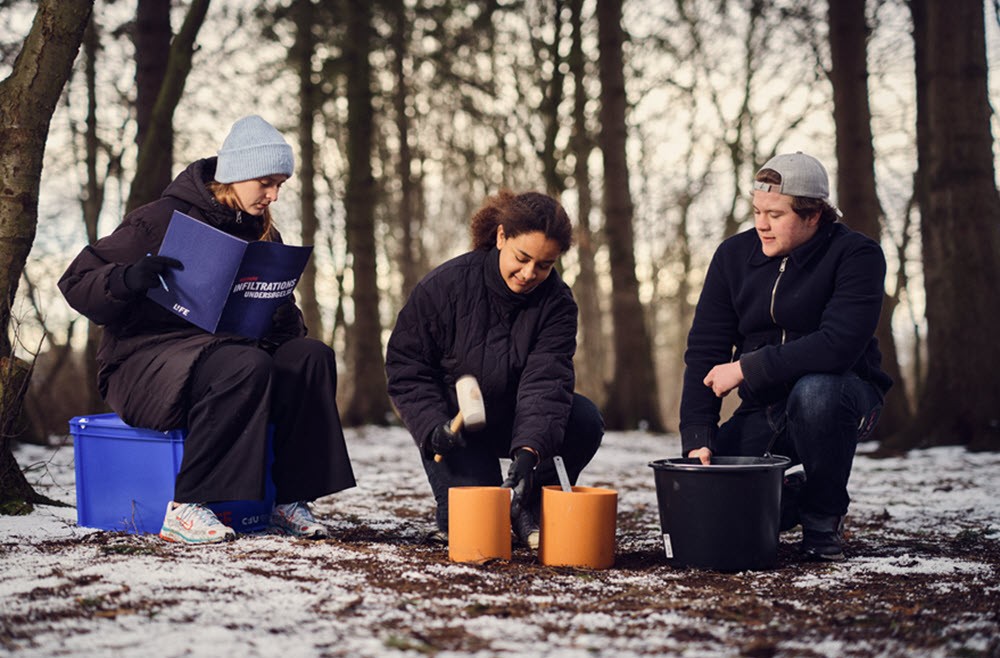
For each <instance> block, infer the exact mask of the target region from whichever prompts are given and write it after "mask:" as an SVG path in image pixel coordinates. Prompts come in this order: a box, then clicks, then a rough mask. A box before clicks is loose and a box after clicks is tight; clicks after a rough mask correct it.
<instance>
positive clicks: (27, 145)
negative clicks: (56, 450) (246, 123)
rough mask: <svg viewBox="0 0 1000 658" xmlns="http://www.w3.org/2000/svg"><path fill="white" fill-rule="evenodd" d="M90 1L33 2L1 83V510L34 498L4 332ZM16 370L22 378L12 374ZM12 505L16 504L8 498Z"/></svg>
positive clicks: (18, 383) (20, 393) (17, 384)
mask: <svg viewBox="0 0 1000 658" xmlns="http://www.w3.org/2000/svg"><path fill="white" fill-rule="evenodd" d="M92 7H93V0H75V1H74V0H40V1H39V3H38V10H37V12H36V13H35V20H34V23H33V24H32V26H31V31H30V32H29V33H28V36H27V37H26V38H25V40H24V45H23V46H22V48H21V52H20V54H18V56H17V59H16V60H15V62H14V67H13V70H12V71H11V74H10V76H9V77H8V78H7V79H5V80H4V81H3V82H0V144H3V145H4V148H3V150H2V151H0V180H2V181H3V185H2V186H0V356H2V357H3V359H4V361H3V363H4V364H5V365H4V367H2V368H0V370H2V371H4V372H7V373H10V376H9V377H8V378H6V379H4V390H3V394H2V396H0V511H3V510H10V506H9V503H11V502H12V501H22V502H23V505H22V506H21V510H22V511H27V510H30V505H31V503H33V502H41V501H40V497H39V496H38V495H37V494H36V493H35V492H34V490H33V489H32V488H31V485H29V484H28V483H27V481H26V480H25V479H24V475H23V473H21V470H20V469H19V468H18V466H17V463H16V462H15V460H14V457H13V455H12V453H11V446H10V440H11V434H10V432H9V430H10V429H11V428H12V427H13V424H12V423H13V421H14V420H15V419H18V418H19V417H20V412H21V406H22V402H23V400H24V392H25V391H26V390H27V379H28V375H29V374H30V368H27V369H25V368H20V367H17V361H16V360H15V359H13V358H11V345H10V340H9V338H8V331H9V329H10V320H11V316H10V311H11V302H12V301H13V300H14V295H15V294H17V286H18V281H19V279H20V277H21V273H22V272H23V271H24V264H25V261H26V260H27V258H28V252H29V251H30V250H31V245H32V242H34V239H35V228H36V226H37V224H38V191H39V185H40V181H41V177H42V160H43V156H44V154H45V142H46V140H47V138H48V134H49V123H50V121H51V120H52V113H53V112H54V111H55V108H56V103H57V102H58V101H59V96H60V94H61V93H62V89H63V86H64V85H65V84H66V80H68V79H69V76H70V72H71V71H72V67H73V60H74V59H75V58H76V54H77V52H78V51H79V49H80V43H81V41H82V40H83V33H84V30H85V29H86V27H87V20H88V19H89V17H90V12H91V9H92ZM21 372H23V373H24V375H23V379H19V378H20V377H21V375H19V374H18V373H21ZM15 504H16V503H15Z"/></svg>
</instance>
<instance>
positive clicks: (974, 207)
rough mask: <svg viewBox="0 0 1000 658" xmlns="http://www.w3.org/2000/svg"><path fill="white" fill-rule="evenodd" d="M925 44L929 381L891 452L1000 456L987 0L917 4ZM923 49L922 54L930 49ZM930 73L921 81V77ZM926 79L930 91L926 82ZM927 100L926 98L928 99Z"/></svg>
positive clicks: (998, 202) (998, 232) (997, 221)
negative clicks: (943, 448) (939, 450)
mask: <svg viewBox="0 0 1000 658" xmlns="http://www.w3.org/2000/svg"><path fill="white" fill-rule="evenodd" d="M910 5H911V9H912V10H913V16H914V26H915V29H914V34H915V36H916V38H917V39H920V38H921V37H922V38H923V43H920V42H918V43H917V48H918V55H919V57H918V60H917V61H918V65H921V64H922V65H923V69H922V70H921V69H920V68H918V86H917V89H918V111H920V110H923V111H925V112H926V121H923V120H918V134H917V139H918V143H922V147H920V148H918V157H920V158H921V160H920V162H919V165H918V166H919V168H920V171H921V174H920V177H919V179H918V180H919V181H920V182H921V183H922V184H923V185H924V186H925V188H924V190H923V191H922V193H921V194H920V195H919V196H918V198H920V199H921V201H923V202H925V203H926V205H923V206H921V208H920V229H921V236H922V244H923V261H924V289H925V293H926V299H927V306H926V309H927V311H926V315H927V328H928V332H927V357H928V361H927V382H926V385H925V386H924V387H923V392H922V395H921V397H920V400H919V405H918V408H917V414H916V418H915V420H914V423H913V424H912V425H911V426H910V427H909V428H908V429H907V430H906V431H904V432H902V433H901V434H898V435H896V436H894V437H892V440H891V447H894V448H899V447H901V448H909V447H914V446H921V445H941V444H955V443H958V444H964V445H967V446H968V447H969V448H971V449H984V450H1000V405H998V404H997V401H998V400H1000V377H997V374H996V364H997V363H1000V342H998V341H997V340H996V337H995V336H994V333H995V328H996V326H997V324H998V323H1000V306H998V305H997V304H996V290H997V282H998V281H1000V195H998V194H997V188H996V178H995V170H994V165H993V139H992V135H991V132H990V115H991V109H990V103H989V96H988V89H987V66H986V43H985V23H984V17H983V5H982V3H972V2H964V3H963V2H960V3H947V4H946V3H939V2H928V1H927V0H912V1H911V3H910ZM921 49H922V51H921ZM921 74H922V75H921ZM921 81H923V82H925V85H926V86H924V85H921V84H920V83H921ZM921 93H923V94H925V96H924V98H923V99H921V98H920V97H919V94H921Z"/></svg>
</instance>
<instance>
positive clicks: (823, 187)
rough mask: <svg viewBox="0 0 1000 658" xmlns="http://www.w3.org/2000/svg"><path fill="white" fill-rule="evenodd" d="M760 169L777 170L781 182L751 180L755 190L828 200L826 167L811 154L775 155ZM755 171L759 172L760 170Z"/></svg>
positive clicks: (828, 187)
mask: <svg viewBox="0 0 1000 658" xmlns="http://www.w3.org/2000/svg"><path fill="white" fill-rule="evenodd" d="M761 169H773V170H774V171H776V172H778V173H779V174H780V175H781V183H780V184H779V185H774V184H772V183H762V182H760V181H756V180H755V181H754V182H753V189H755V190H761V191H763V192H778V193H779V194H787V195H788V196H804V197H808V198H810V199H823V200H824V201H829V200H830V179H829V178H828V177H827V175H826V169H825V168H824V167H823V165H822V164H821V163H820V161H819V160H817V159H816V158H814V157H812V156H811V155H806V154H805V153H803V152H802V151H797V152H795V153H784V154H782V155H776V156H774V157H773V158H771V159H770V160H768V161H767V162H765V163H764V166H763V167H761ZM757 173H760V170H758V172H757ZM755 178H756V176H755Z"/></svg>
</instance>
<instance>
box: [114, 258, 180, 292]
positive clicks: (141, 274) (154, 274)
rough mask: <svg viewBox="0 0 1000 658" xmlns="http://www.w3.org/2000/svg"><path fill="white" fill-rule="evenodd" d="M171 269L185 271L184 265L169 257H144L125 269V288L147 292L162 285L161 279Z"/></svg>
mask: <svg viewBox="0 0 1000 658" xmlns="http://www.w3.org/2000/svg"><path fill="white" fill-rule="evenodd" d="M171 268H174V269H178V270H183V269H184V265H182V264H181V262H180V261H179V260H177V259H176V258H170V257H169V256H143V257H142V258H140V259H139V260H138V261H136V262H135V263H134V264H133V265H129V266H128V267H126V268H125V273H124V281H125V287H126V288H128V289H129V290H131V291H132V292H145V291H147V290H149V289H150V288H155V287H157V286H159V285H161V284H162V282H163V280H162V279H161V278H160V277H162V276H163V275H164V274H166V273H167V271H168V270H170V269H171Z"/></svg>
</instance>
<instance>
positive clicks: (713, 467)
mask: <svg viewBox="0 0 1000 658" xmlns="http://www.w3.org/2000/svg"><path fill="white" fill-rule="evenodd" d="M723 459H733V457H723ZM741 459H752V460H754V461H752V462H747V463H745V464H708V465H706V464H702V463H701V462H700V461H698V459H697V458H696V457H674V458H668V459H657V460H655V461H651V462H649V467H650V468H652V469H653V470H654V471H705V472H709V471H711V472H719V471H755V470H771V469H778V468H781V469H785V468H787V467H788V466H789V465H790V464H791V463H792V460H791V459H789V458H788V457H785V456H784V455H769V456H766V457H741Z"/></svg>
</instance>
